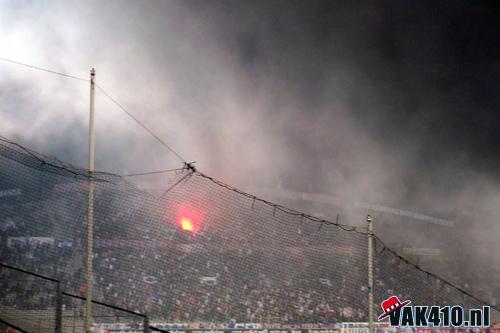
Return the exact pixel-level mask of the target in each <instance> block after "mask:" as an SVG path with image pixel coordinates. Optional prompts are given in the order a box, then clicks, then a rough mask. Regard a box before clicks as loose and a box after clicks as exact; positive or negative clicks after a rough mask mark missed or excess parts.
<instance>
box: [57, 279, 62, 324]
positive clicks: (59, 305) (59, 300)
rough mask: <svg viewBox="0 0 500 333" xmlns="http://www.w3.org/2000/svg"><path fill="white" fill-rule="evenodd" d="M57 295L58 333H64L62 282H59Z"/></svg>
mask: <svg viewBox="0 0 500 333" xmlns="http://www.w3.org/2000/svg"><path fill="white" fill-rule="evenodd" d="M56 287H57V291H56V292H57V295H56V333H62V292H61V282H60V281H57V286H56Z"/></svg>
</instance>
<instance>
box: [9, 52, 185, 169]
mask: <svg viewBox="0 0 500 333" xmlns="http://www.w3.org/2000/svg"><path fill="white" fill-rule="evenodd" d="M0 60H2V61H4V62H8V63H12V64H15V65H19V66H23V67H26V68H30V69H33V70H38V71H43V72H47V73H50V74H55V75H59V76H63V77H66V78H70V79H74V80H79V81H84V82H90V80H89V79H85V78H82V77H79V76H76V75H70V74H66V73H62V72H58V71H54V70H51V69H47V68H43V67H39V66H34V65H30V64H27V63H23V62H20V61H16V60H12V59H8V58H3V57H0ZM95 85H96V87H97V88H98V89H99V90H100V91H101V92H102V93H103V95H104V96H106V97H107V98H108V99H109V100H110V101H111V102H113V103H114V104H115V105H116V106H118V108H120V109H121V110H122V111H123V112H125V114H127V115H128V116H129V117H130V118H132V119H133V120H134V121H135V122H136V123H137V124H139V125H140V126H141V127H142V128H143V129H144V130H146V132H148V133H149V134H150V135H151V136H152V137H153V138H155V139H156V140H157V141H158V142H160V144H161V145H163V146H164V147H165V148H167V150H169V151H170V152H171V153H172V154H174V155H175V156H176V157H177V158H178V159H179V160H180V161H181V162H182V163H184V164H186V163H187V162H186V160H185V159H184V158H183V157H182V156H181V155H180V154H179V153H178V152H176V151H175V150H174V149H173V148H172V147H170V145H168V144H167V143H166V142H165V141H164V140H162V139H161V138H160V137H159V136H158V135H156V134H155V133H154V132H153V131H152V130H150V129H149V128H148V127H147V126H146V125H145V124H144V123H143V122H142V121H140V120H139V119H137V117H136V116H134V115H133V114H132V113H131V112H130V111H128V110H127V109H126V108H125V107H124V106H123V105H122V104H121V103H120V102H118V101H117V100H116V99H115V98H113V97H112V96H111V95H110V94H109V93H108V92H106V90H104V88H103V87H101V86H100V85H98V84H97V83H96V84H95Z"/></svg>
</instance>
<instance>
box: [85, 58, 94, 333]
mask: <svg viewBox="0 0 500 333" xmlns="http://www.w3.org/2000/svg"><path fill="white" fill-rule="evenodd" d="M94 105H95V69H94V68H92V70H91V71H90V116H89V164H88V168H89V178H88V185H89V192H88V210H87V290H86V300H85V332H90V326H91V325H92V289H93V287H94V285H93V269H92V258H93V241H94V182H93V180H92V177H93V174H94V144H95V142H94Z"/></svg>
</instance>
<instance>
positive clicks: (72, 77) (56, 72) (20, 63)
mask: <svg viewBox="0 0 500 333" xmlns="http://www.w3.org/2000/svg"><path fill="white" fill-rule="evenodd" d="M0 60H2V61H5V62H10V63H12V64H16V65H20V66H24V67H27V68H31V69H35V70H37V71H42V72H47V73H51V74H56V75H60V76H64V77H67V78H70V79H75V80H79V81H85V82H90V80H89V79H85V78H83V77H79V76H76V75H70V74H66V73H62V72H58V71H53V70H51V69H47V68H43V67H38V66H34V65H30V64H26V63H23V62H19V61H15V60H12V59H8V58H3V57H0Z"/></svg>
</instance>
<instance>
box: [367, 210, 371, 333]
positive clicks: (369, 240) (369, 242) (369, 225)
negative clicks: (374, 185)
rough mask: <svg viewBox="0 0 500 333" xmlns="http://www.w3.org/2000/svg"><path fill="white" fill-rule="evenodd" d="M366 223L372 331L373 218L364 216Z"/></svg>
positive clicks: (369, 327) (369, 329) (369, 315)
mask: <svg viewBox="0 0 500 333" xmlns="http://www.w3.org/2000/svg"><path fill="white" fill-rule="evenodd" d="M366 222H367V223H368V332H369V333H373V224H372V222H373V218H372V217H371V216H370V215H368V216H367V217H366Z"/></svg>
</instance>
